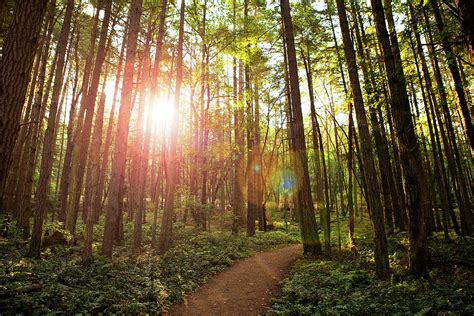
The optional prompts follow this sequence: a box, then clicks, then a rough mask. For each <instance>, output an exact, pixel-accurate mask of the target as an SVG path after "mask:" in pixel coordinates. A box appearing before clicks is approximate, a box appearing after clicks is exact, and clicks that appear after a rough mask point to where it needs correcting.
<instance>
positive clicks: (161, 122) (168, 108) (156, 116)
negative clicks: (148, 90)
mask: <svg viewBox="0 0 474 316" xmlns="http://www.w3.org/2000/svg"><path fill="white" fill-rule="evenodd" d="M174 112H175V110H174V104H173V102H172V101H171V100H170V99H169V98H166V97H160V98H158V99H157V100H155V101H153V103H152V105H151V109H150V114H151V115H152V118H151V121H152V125H153V127H157V128H159V127H164V128H168V127H169V126H170V125H171V124H172V122H173V118H174V115H175V113H174Z"/></svg>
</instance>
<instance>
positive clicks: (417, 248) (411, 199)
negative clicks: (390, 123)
mask: <svg viewBox="0 0 474 316" xmlns="http://www.w3.org/2000/svg"><path fill="white" fill-rule="evenodd" d="M371 4H372V13H373V15H374V21H375V28H376V31H377V37H378V39H379V42H380V44H381V46H382V53H383V58H384V64H385V70H386V74H387V77H388V84H389V89H390V95H391V104H390V105H391V111H392V114H393V118H394V123H395V124H394V125H395V129H396V131H397V138H398V142H399V146H400V156H401V161H402V167H403V173H404V178H405V186H406V199H407V210H408V218H409V231H408V233H409V243H410V249H409V262H410V272H411V273H412V274H414V275H416V276H422V275H427V274H428V261H429V251H428V241H427V236H426V216H427V214H428V212H430V210H431V205H430V204H431V203H430V198H429V192H427V189H428V183H427V179H426V176H425V171H424V169H423V162H422V158H421V153H420V149H419V146H418V141H417V137H416V134H415V129H414V126H413V121H412V115H411V111H410V104H409V100H408V93H407V89H406V81H405V75H404V73H403V68H402V64H401V60H399V59H397V60H396V59H395V57H396V56H394V54H393V51H392V45H391V43H390V38H389V35H388V33H387V28H386V25H385V14H384V10H383V6H382V1H381V0H371Z"/></svg>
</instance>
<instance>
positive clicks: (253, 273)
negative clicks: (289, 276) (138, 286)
mask: <svg viewBox="0 0 474 316" xmlns="http://www.w3.org/2000/svg"><path fill="white" fill-rule="evenodd" d="M301 256H302V246H301V245H291V246H287V247H282V248H278V249H276V250H272V251H268V252H262V253H258V254H256V255H255V256H253V257H250V258H247V259H245V260H242V261H240V262H238V263H236V264H234V265H233V266H232V267H230V268H228V269H227V270H225V271H223V272H221V273H219V274H217V275H215V276H214V277H212V278H211V279H210V280H209V281H208V282H207V283H206V284H205V285H203V286H202V287H200V288H199V289H198V290H197V291H196V292H195V293H193V294H191V295H189V296H187V297H185V298H184V301H183V302H181V303H180V304H178V305H176V306H175V307H174V308H173V309H172V310H171V311H170V314H171V315H261V314H264V313H265V312H266V311H267V310H268V308H269V307H270V304H271V299H272V298H273V297H274V296H276V295H277V294H279V292H280V287H281V286H280V285H281V284H280V283H281V280H282V279H283V277H284V276H285V274H286V273H287V272H288V271H289V269H290V268H291V266H292V265H293V264H294V262H295V261H296V260H297V259H298V258H300V257H301Z"/></svg>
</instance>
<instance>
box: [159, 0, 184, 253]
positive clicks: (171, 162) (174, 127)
mask: <svg viewBox="0 0 474 316" xmlns="http://www.w3.org/2000/svg"><path fill="white" fill-rule="evenodd" d="M185 8H186V5H185V2H184V0H181V9H180V14H179V16H180V20H179V35H178V56H177V65H176V88H175V97H174V116H173V122H172V124H171V128H170V130H171V136H170V144H169V155H168V157H167V160H166V164H167V171H168V172H167V174H166V186H167V187H166V201H165V208H164V211H163V220H162V224H161V232H160V240H159V244H158V250H159V252H160V253H161V254H163V253H165V252H166V251H168V249H169V248H170V247H171V242H172V233H173V214H174V199H175V194H176V178H177V175H178V170H177V168H176V162H177V148H176V147H177V142H178V128H179V101H180V98H181V83H182V80H183V42H184V13H185Z"/></svg>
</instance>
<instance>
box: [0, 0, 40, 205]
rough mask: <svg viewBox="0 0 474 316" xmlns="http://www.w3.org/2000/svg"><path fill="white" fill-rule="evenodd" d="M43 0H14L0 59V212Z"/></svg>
mask: <svg viewBox="0 0 474 316" xmlns="http://www.w3.org/2000/svg"><path fill="white" fill-rule="evenodd" d="M47 3H48V1H47V0H25V1H16V4H15V9H14V11H13V15H14V18H13V22H12V24H11V25H10V28H9V30H8V33H7V35H6V38H5V42H4V44H3V47H2V59H1V61H0V213H2V212H5V211H6V210H4V208H3V199H4V196H3V194H4V189H5V185H6V181H7V175H8V168H9V166H10V163H11V154H12V152H13V148H14V146H15V140H16V138H17V136H18V132H19V130H20V120H21V112H22V109H23V105H24V102H25V97H26V91H27V88H28V84H29V82H30V74H31V68H32V67H33V62H34V58H35V53H36V49H37V47H38V36H39V32H40V29H41V24H42V22H43V16H44V13H45V11H46V4H47Z"/></svg>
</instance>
